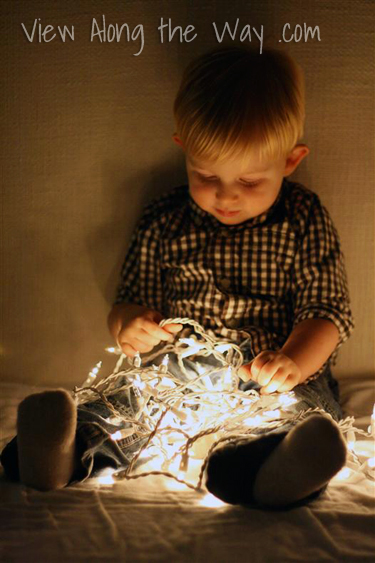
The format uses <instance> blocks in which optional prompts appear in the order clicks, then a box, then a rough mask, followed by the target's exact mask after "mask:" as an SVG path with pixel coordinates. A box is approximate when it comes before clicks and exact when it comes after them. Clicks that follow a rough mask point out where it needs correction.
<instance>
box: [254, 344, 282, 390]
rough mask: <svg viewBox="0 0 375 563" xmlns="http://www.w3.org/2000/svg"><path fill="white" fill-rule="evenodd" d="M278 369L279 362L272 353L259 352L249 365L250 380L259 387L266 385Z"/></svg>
mask: <svg viewBox="0 0 375 563" xmlns="http://www.w3.org/2000/svg"><path fill="white" fill-rule="evenodd" d="M279 367H280V362H279V361H278V359H277V356H276V355H275V353H274V352H268V351H265V352H261V353H260V354H258V356H257V357H256V358H255V359H254V360H253V362H252V364H251V379H253V380H254V381H256V382H257V383H259V385H262V386H263V385H267V383H269V381H270V380H271V378H272V376H273V375H274V374H275V373H276V371H277V370H278V368H279Z"/></svg>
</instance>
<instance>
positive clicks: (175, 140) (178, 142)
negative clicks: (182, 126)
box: [172, 133, 185, 150]
mask: <svg viewBox="0 0 375 563" xmlns="http://www.w3.org/2000/svg"><path fill="white" fill-rule="evenodd" d="M172 139H173V140H174V142H175V143H176V145H179V146H180V147H182V149H183V150H185V147H184V145H183V143H182V141H181V139H180V137H178V136H177V134H176V133H173V135H172Z"/></svg>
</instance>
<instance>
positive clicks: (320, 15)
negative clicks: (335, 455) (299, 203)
mask: <svg viewBox="0 0 375 563" xmlns="http://www.w3.org/2000/svg"><path fill="white" fill-rule="evenodd" d="M373 6H374V3H373V2H372V0H346V1H341V2H340V1H337V0H328V1H324V2H323V1H321V0H310V1H309V2H307V1H305V2H300V1H299V0H289V1H287V0H286V1H284V2H278V1H277V0H274V1H272V2H271V1H250V2H249V1H247V0H246V1H245V0H244V1H240V0H237V1H232V2H227V1H226V0H223V1H220V0H210V1H204V0H200V1H198V0H165V1H163V0H137V1H134V0H133V1H119V0H106V1H102V0H94V1H78V0H73V1H72V0H65V1H53V2H51V1H50V0H46V1H41V0H33V2H31V1H29V0H22V1H19V0H8V1H7V0H3V1H2V2H1V10H2V15H1V43H2V58H1V77H2V79H3V82H4V88H3V99H2V104H1V105H2V110H3V114H4V117H5V121H4V130H3V133H2V137H1V143H2V145H1V156H2V175H1V180H2V182H1V183H2V193H3V199H2V244H3V249H2V251H1V257H2V274H3V275H2V292H1V298H2V326H3V333H2V341H1V355H2V377H3V378H4V379H5V380H11V381H14V380H17V381H22V382H27V383H46V384H51V385H56V384H61V383H63V384H64V385H66V386H67V387H69V386H72V385H73V384H79V383H81V381H82V380H83V379H84V378H85V377H86V374H87V372H88V371H89V370H90V369H91V367H92V366H93V365H95V364H96V362H98V361H99V360H100V359H104V358H107V359H106V365H107V366H109V367H112V361H111V360H109V359H108V357H107V356H106V354H105V352H104V348H105V347H106V346H108V345H110V344H111V339H110V337H109V334H108V332H107V328H106V315H107V313H108V310H109V308H110V304H111V301H112V300H113V297H114V292H115V287H116V285H117V283H118V276H119V270H120V266H121V262H122V259H123V256H124V252H125V249H126V246H127V243H128V240H129V236H130V233H131V231H132V228H133V226H134V224H135V221H136V218H137V216H138V214H139V212H140V209H141V207H142V205H143V204H144V203H145V202H146V201H147V200H148V198H149V197H150V196H151V195H152V194H156V193H159V192H161V191H163V190H164V189H168V188H170V187H172V186H174V185H176V184H177V183H180V182H183V181H185V172H184V166H183V164H184V163H183V159H182V155H181V154H180V152H179V151H178V149H177V148H176V147H175V146H174V145H173V144H172V142H171V134H172V133H173V120H172V103H173V96H174V93H175V91H176V88H177V86H178V83H179V79H180V76H181V72H182V69H183V68H184V66H185V65H186V63H187V62H188V61H189V60H190V59H191V58H193V57H194V56H196V55H197V54H199V53H201V52H203V51H205V50H207V49H209V48H211V47H214V46H215V45H218V43H217V41H216V39H215V36H214V33H213V27H212V22H216V23H217V25H218V26H219V27H220V28H221V27H222V26H223V25H224V22H225V21H228V22H230V23H231V24H234V23H235V20H236V18H237V17H238V18H239V26H240V29H242V26H243V25H245V24H250V25H251V26H253V27H255V28H256V29H257V30H259V29H260V26H261V25H262V24H263V25H264V33H265V35H267V36H269V38H271V39H272V40H273V42H274V43H275V44H278V38H279V36H280V33H281V30H282V27H283V25H284V24H285V23H290V24H291V26H292V28H294V25H295V24H297V23H301V24H303V22H306V23H307V24H308V25H311V26H313V27H314V26H315V25H318V26H319V27H320V36H321V41H320V42H319V41H317V40H316V39H315V40H310V41H308V42H302V41H301V42H299V43H296V42H291V43H288V45H287V49H288V51H290V52H291V54H292V55H293V56H294V57H295V58H296V59H297V60H298V61H299V62H300V64H301V65H302V66H303V68H304V69H305V73H306V82H307V105H308V118H307V123H306V135H305V142H307V143H308V145H309V146H310V148H311V154H310V156H309V158H308V159H307V160H306V161H304V162H303V164H302V165H301V169H300V170H299V171H298V173H296V175H295V178H296V179H298V180H299V181H302V182H304V183H305V184H306V185H307V186H308V187H310V188H312V189H313V190H315V191H316V192H317V193H318V194H319V195H320V196H321V198H322V200H323V202H324V203H325V204H326V206H327V207H328V208H329V209H330V211H331V214H332V216H333V218H334V220H335V222H336V225H337V227H338V230H339V232H340V234H341V239H342V245H343V249H344V252H345V255H346V263H347V269H348V275H349V283H350V287H351V294H352V303H353V310H354V314H355V317H356V324H357V328H356V332H355V335H354V336H353V337H352V339H351V340H350V342H349V343H347V344H346V345H345V346H344V348H343V350H342V353H341V359H340V363H339V366H338V370H337V371H338V372H340V373H341V374H343V375H345V374H353V373H355V374H358V375H362V374H365V373H367V374H368V373H373V372H374V346H373V344H374V317H375V315H374V305H373V303H374V299H373V298H374V183H373V182H374V144H373V136H374V121H373V119H374V118H373V113H372V112H373V102H374V93H373V78H374V56H373V31H372V25H373V16H374V14H373V12H374V10H373ZM102 14H105V16H106V20H107V23H108V24H109V23H115V22H117V23H120V24H122V23H125V22H126V23H128V24H129V25H130V28H131V30H133V29H134V28H135V26H136V25H138V24H143V26H144V39H145V43H144V48H143V51H142V53H141V54H140V55H139V56H133V53H137V52H138V51H139V50H140V40H139V39H138V40H135V41H132V42H130V43H126V42H125V41H122V42H121V43H103V44H100V43H98V42H97V41H96V42H93V43H91V42H90V30H91V22H92V18H94V17H95V18H96V19H97V21H99V22H101V16H102ZM161 17H164V18H172V22H173V24H175V25H182V26H183V27H186V26H187V25H188V24H191V25H194V26H195V27H196V33H197V34H198V36H197V38H196V39H195V40H194V41H192V42H190V43H182V44H180V43H178V41H177V40H176V39H174V40H173V41H172V43H170V44H166V43H164V44H161V43H160V40H159V37H158V33H157V27H158V25H159V24H160V18H161ZM34 18H41V23H42V24H45V25H46V24H51V25H54V26H57V25H60V26H63V25H64V24H65V25H67V26H69V27H70V26H71V25H74V27H75V41H74V42H72V41H70V40H67V41H66V42H65V43H63V42H62V41H61V40H59V39H55V40H54V41H51V42H49V43H39V42H36V40H35V39H34V42H33V43H29V42H28V41H27V40H26V37H25V34H24V32H23V31H22V28H21V22H23V23H24V24H25V26H26V27H27V29H28V30H30V29H31V28H32V24H33V22H34ZM237 41H238V39H237ZM253 42H255V36H254V41H253ZM226 43H231V41H226Z"/></svg>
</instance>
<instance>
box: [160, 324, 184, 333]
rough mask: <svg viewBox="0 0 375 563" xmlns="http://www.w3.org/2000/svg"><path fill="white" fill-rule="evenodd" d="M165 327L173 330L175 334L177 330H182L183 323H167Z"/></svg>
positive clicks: (169, 330)
mask: <svg viewBox="0 0 375 563" xmlns="http://www.w3.org/2000/svg"><path fill="white" fill-rule="evenodd" d="M163 329H164V330H167V331H168V332H171V333H172V334H175V333H176V332H180V330H181V329H182V325H181V324H176V323H169V324H167V325H164V326H163Z"/></svg>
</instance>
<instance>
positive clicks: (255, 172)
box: [186, 155, 286, 225]
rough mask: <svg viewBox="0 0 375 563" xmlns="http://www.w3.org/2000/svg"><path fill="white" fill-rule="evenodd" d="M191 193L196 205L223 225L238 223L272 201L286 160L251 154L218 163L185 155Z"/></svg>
mask: <svg viewBox="0 0 375 563" xmlns="http://www.w3.org/2000/svg"><path fill="white" fill-rule="evenodd" d="M186 167H187V174H188V178H189V188H190V195H191V197H192V198H193V200H194V201H195V203H196V204H197V205H199V207H200V208H201V209H203V210H204V211H207V212H208V213H210V214H211V215H213V216H214V217H216V219H218V220H219V221H220V222H221V223H224V224H225V225H239V224H240V223H243V222H244V221H247V219H251V218H253V217H257V216H258V215H261V214H262V213H264V212H265V211H267V209H269V208H270V207H271V206H272V204H273V203H274V202H275V200H276V198H277V196H278V194H279V191H280V189H281V185H282V181H283V177H284V175H285V171H286V159H285V158H280V159H279V160H276V161H275V160H271V161H260V160H258V159H257V158H255V157H253V158H250V159H249V160H247V161H246V164H245V165H244V164H243V162H242V161H241V160H240V159H235V160H231V161H226V162H224V163H220V164H218V163H217V162H207V161H198V160H197V159H195V158H192V157H189V156H188V155H187V157H186Z"/></svg>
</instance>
